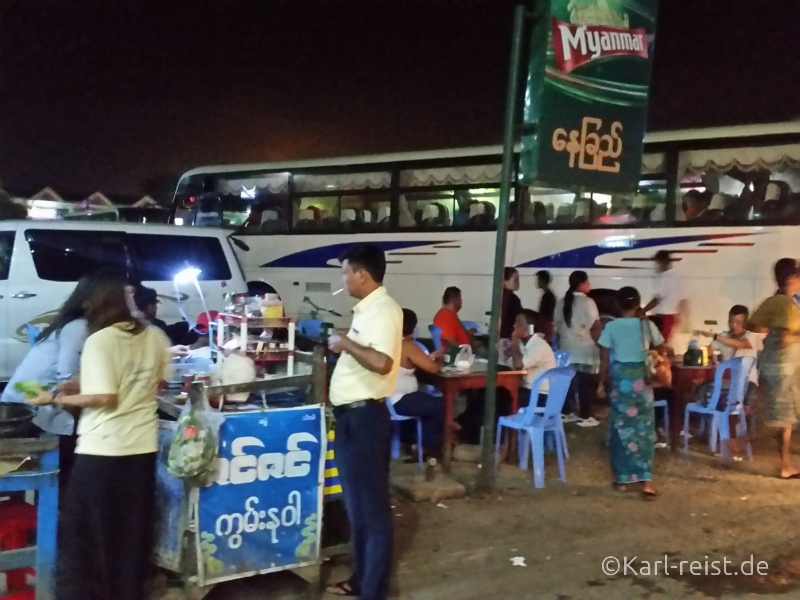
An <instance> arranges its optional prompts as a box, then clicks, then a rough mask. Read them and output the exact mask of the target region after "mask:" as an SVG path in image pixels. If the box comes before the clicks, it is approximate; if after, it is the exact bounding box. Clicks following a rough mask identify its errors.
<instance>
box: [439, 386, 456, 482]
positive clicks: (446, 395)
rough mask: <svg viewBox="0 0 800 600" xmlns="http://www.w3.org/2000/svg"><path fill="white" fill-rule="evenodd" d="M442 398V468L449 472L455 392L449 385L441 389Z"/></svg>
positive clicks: (452, 440)
mask: <svg viewBox="0 0 800 600" xmlns="http://www.w3.org/2000/svg"><path fill="white" fill-rule="evenodd" d="M441 392H442V400H443V401H444V448H442V470H443V471H444V472H445V473H449V472H450V463H451V461H452V460H453V446H454V445H455V440H454V439H453V428H452V427H451V426H450V422H451V421H452V420H453V400H454V397H455V392H453V390H452V389H450V387H449V386H445V389H443V390H441Z"/></svg>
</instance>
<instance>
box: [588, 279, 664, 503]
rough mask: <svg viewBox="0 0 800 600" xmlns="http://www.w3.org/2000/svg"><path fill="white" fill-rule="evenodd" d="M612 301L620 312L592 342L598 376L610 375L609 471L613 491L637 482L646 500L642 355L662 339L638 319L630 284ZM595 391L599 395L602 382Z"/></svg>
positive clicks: (646, 389)
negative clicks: (597, 356) (596, 347)
mask: <svg viewBox="0 0 800 600" xmlns="http://www.w3.org/2000/svg"><path fill="white" fill-rule="evenodd" d="M617 301H618V303H619V307H620V309H621V310H622V317H620V318H618V319H614V320H613V321H611V322H609V323H607V324H606V326H605V328H604V329H603V333H602V334H601V335H600V340H599V342H598V343H599V345H600V376H601V378H602V377H604V376H605V375H606V374H608V375H609V376H610V380H611V388H610V394H609V395H610V399H611V413H610V416H609V419H610V421H611V436H610V439H609V450H610V453H611V471H612V473H613V474H614V485H615V486H617V488H618V489H619V490H624V489H625V488H626V486H628V485H630V484H637V485H641V489H642V494H643V495H644V497H645V498H646V499H652V498H654V497H655V496H656V491H655V488H654V487H653V484H652V482H651V480H652V476H653V473H652V472H653V455H654V453H655V436H654V435H653V431H654V428H655V411H654V406H653V390H652V388H651V387H650V384H649V382H648V378H649V372H648V367H647V354H648V352H649V351H650V349H651V348H654V349H656V350H663V344H664V338H663V337H662V336H661V332H659V330H658V328H657V327H656V326H655V324H654V323H653V322H652V321H650V320H649V319H642V318H640V316H639V315H640V307H641V304H642V299H641V297H640V296H639V292H638V291H637V290H636V288H632V287H623V288H621V289H620V290H619V292H617ZM612 351H613V353H614V362H610V357H611V352H612ZM598 392H599V393H600V394H601V395H604V394H605V390H604V388H603V384H602V383H600V384H599V385H598Z"/></svg>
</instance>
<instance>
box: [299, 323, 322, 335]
mask: <svg viewBox="0 0 800 600" xmlns="http://www.w3.org/2000/svg"><path fill="white" fill-rule="evenodd" d="M322 323H323V321H322V319H303V320H302V321H299V322H298V323H297V331H299V332H300V335H304V336H306V337H310V338H320V337H322Z"/></svg>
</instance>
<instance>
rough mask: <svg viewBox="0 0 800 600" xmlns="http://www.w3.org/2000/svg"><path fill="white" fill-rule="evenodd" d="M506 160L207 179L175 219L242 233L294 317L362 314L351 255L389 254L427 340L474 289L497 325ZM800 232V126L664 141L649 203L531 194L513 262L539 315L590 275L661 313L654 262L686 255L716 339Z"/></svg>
mask: <svg viewBox="0 0 800 600" xmlns="http://www.w3.org/2000/svg"><path fill="white" fill-rule="evenodd" d="M500 162H501V149H500V148H499V147H485V148H467V149H457V150H444V151H438V152H417V153H407V154H393V155H385V156H361V157H353V158H336V159H330V160H311V161H302V162H289V163H275V164H271V163H266V164H242V165H224V166H210V167H201V168H197V169H193V170H191V171H189V172H187V173H186V174H184V175H183V177H182V178H181V180H180V183H179V185H178V188H177V191H176V196H175V201H174V205H173V213H172V220H173V222H174V223H175V224H176V225H183V226H185V227H186V226H223V227H226V228H230V229H232V230H233V235H234V238H235V239H237V240H239V242H240V246H241V247H240V248H239V249H238V250H237V255H238V257H239V260H240V261H241V264H242V267H243V270H244V272H245V275H246V277H247V278H248V280H249V281H250V282H251V283H254V282H260V283H258V284H257V285H255V286H254V287H255V289H259V288H260V291H271V290H274V291H276V292H277V293H278V294H280V296H281V297H282V298H283V299H284V301H285V303H286V305H287V311H288V313H289V314H300V315H303V314H308V313H309V307H310V303H309V301H310V302H311V303H314V304H316V305H319V306H322V307H326V308H332V309H334V310H336V311H337V312H339V313H341V314H343V315H347V314H348V313H349V309H350V308H351V307H352V302H351V300H349V299H348V298H346V297H345V295H344V294H341V295H337V296H332V295H331V294H332V292H334V291H336V290H338V289H339V288H340V287H341V275H340V272H339V269H338V261H337V258H338V256H339V255H340V254H341V252H342V251H343V250H344V249H345V248H347V247H348V246H349V245H351V244H353V243H355V242H362V241H369V242H373V243H376V244H378V245H380V246H381V247H382V248H383V249H384V250H385V251H386V255H387V262H388V271H387V278H386V284H387V286H388V287H389V288H390V290H391V293H392V295H393V296H394V297H395V298H396V299H397V300H398V302H400V304H401V305H402V306H404V307H408V308H411V309H413V310H414V311H416V313H417V315H418V317H419V319H420V330H422V331H424V330H425V329H424V328H426V327H427V325H428V324H429V323H430V322H431V319H432V318H433V315H434V313H435V312H436V310H437V309H438V307H439V305H440V302H441V297H442V292H443V290H444V289H445V288H446V287H447V286H451V285H454V286H458V287H459V288H461V290H462V291H463V297H464V308H463V310H462V313H461V316H462V318H463V319H465V320H471V321H476V322H478V323H481V324H483V325H484V326H485V325H486V323H487V320H488V311H489V306H490V297H491V290H490V288H491V274H492V267H493V257H494V246H495V230H496V220H495V215H496V212H497V206H498V197H499V188H500ZM797 224H800V122H789V123H774V124H768V125H757V126H756V125H749V126H737V127H725V128H715V129H698V130H686V131H671V132H655V133H651V134H648V135H647V136H646V138H645V154H644V157H643V161H642V176H641V182H640V186H639V191H638V193H637V194H634V195H631V196H608V195H604V194H589V193H580V194H576V193H573V192H567V191H564V190H555V189H538V188H533V187H531V188H528V187H525V186H521V185H516V186H515V188H514V190H513V201H512V205H511V217H510V222H509V237H508V247H507V260H506V264H507V265H511V266H515V267H517V268H518V269H519V271H520V275H521V280H522V284H521V290H520V298H521V299H522V302H523V305H525V306H529V307H532V308H536V307H537V306H538V302H539V292H538V290H537V289H536V285H535V277H533V275H534V273H536V272H537V271H539V270H540V269H544V270H548V271H550V272H551V274H552V276H553V279H554V287H555V290H556V292H557V294H561V293H563V292H564V291H565V290H566V285H567V284H566V281H567V277H568V275H569V273H570V272H571V271H573V270H578V269H580V270H584V271H587V272H588V273H589V276H590V278H591V282H592V285H593V286H594V287H595V288H612V289H617V288H619V287H621V286H622V285H626V284H628V285H634V286H636V287H637V288H638V289H639V290H640V292H641V294H642V297H643V299H644V301H647V300H649V297H650V294H651V293H652V264H651V262H650V259H651V257H652V256H653V254H654V253H655V252H656V251H657V250H660V249H665V250H670V251H672V252H673V253H674V256H675V260H676V263H675V269H676V272H677V274H678V275H679V276H680V277H681V278H683V279H684V280H685V282H686V287H687V290H688V292H689V300H690V324H689V325H690V327H691V328H703V329H709V328H711V329H713V328H719V327H722V326H724V324H725V318H726V315H727V311H728V309H729V308H730V306H732V305H733V304H745V305H748V306H751V307H752V306H753V305H754V304H755V303H756V302H758V301H760V300H761V299H763V298H764V297H766V296H768V295H769V294H770V293H771V292H772V290H773V283H772V279H771V267H772V265H773V263H774V262H775V261H776V260H777V259H779V258H781V257H783V256H798V255H800V246H799V245H798V244H797V243H796V241H794V236H796V235H798V234H800V228H797V227H796V225H797ZM241 242H243V244H242V243H241ZM244 248H248V249H247V250H244ZM268 288H269V289H268ZM328 320H331V319H328ZM333 320H334V321H335V319H333ZM343 320H344V318H343ZM340 323H343V321H340Z"/></svg>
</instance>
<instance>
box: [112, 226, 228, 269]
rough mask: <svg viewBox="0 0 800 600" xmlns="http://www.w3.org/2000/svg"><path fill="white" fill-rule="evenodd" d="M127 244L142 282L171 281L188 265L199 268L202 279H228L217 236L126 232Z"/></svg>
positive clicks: (223, 253)
mask: <svg viewBox="0 0 800 600" xmlns="http://www.w3.org/2000/svg"><path fill="white" fill-rule="evenodd" d="M128 245H129V247H130V249H131V253H132V254H133V258H134V260H135V262H136V270H137V275H138V276H139V279H140V280H141V281H172V278H173V277H175V274H176V273H178V272H180V271H182V270H183V269H184V268H186V266H187V264H188V265H190V266H192V267H196V268H198V269H200V270H201V273H200V275H199V276H198V279H200V280H202V281H216V280H227V279H230V278H231V269H230V266H229V265H228V259H227V257H226V256H225V251H224V250H223V248H222V244H221V243H220V241H219V238H216V237H203V236H194V235H157V234H148V233H129V234H128Z"/></svg>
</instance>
